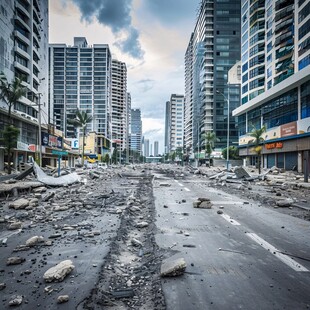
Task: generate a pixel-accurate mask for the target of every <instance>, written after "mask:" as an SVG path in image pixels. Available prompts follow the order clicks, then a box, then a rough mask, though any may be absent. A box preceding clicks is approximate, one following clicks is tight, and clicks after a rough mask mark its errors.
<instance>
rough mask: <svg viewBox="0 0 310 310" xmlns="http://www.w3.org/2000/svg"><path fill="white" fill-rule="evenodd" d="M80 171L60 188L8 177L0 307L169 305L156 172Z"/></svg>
mask: <svg viewBox="0 0 310 310" xmlns="http://www.w3.org/2000/svg"><path fill="white" fill-rule="evenodd" d="M131 171H132V170H131ZM127 172H128V171H127ZM79 174H80V177H81V180H82V181H83V183H78V184H72V185H67V186H62V187H52V188H49V187H46V186H44V185H43V184H41V185H40V183H39V184H38V182H36V183H34V182H32V183H31V182H30V183H31V184H32V185H34V186H31V185H29V186H27V185H25V186H23V187H22V190H21V187H20V186H19V185H18V182H17V183H14V182H10V184H5V185H6V187H5V189H4V190H5V191H3V192H2V196H1V208H0V290H1V293H0V294H1V300H0V308H1V309H10V308H12V306H15V307H18V308H20V309H58V307H59V304H61V303H65V304H66V306H65V307H66V308H67V309H103V308H105V307H107V306H113V307H115V309H124V307H125V309H129V308H132V307H136V309H138V308H139V307H142V306H147V309H164V308H165V307H164V300H163V295H162V292H161V289H160V287H161V285H160V276H159V269H160V259H161V255H160V251H159V249H158V248H157V246H156V244H155V242H154V236H153V231H154V220H153V218H154V202H153V199H152V185H151V181H152V176H151V175H146V174H145V173H139V172H138V173H136V174H135V175H133V174H129V175H128V176H126V171H121V170H120V169H114V170H110V169H109V170H107V171H104V172H99V171H98V172H95V171H91V172H87V171H85V170H84V171H80V172H79ZM23 184H27V181H23ZM9 185H11V187H10V186H9ZM3 188H4V187H3ZM16 188H17V189H18V192H16V190H14V189H16ZM24 188H25V189H24Z"/></svg>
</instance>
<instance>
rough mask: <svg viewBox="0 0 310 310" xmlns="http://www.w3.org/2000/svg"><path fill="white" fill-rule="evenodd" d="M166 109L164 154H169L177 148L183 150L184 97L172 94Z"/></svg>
mask: <svg viewBox="0 0 310 310" xmlns="http://www.w3.org/2000/svg"><path fill="white" fill-rule="evenodd" d="M166 109H168V110H166V122H165V123H166V129H165V130H166V134H165V136H166V137H167V143H168V145H166V148H167V151H166V153H170V152H172V151H175V150H176V149H177V148H182V149H183V134H184V95H177V94H172V95H171V97H170V101H169V103H167V104H166Z"/></svg>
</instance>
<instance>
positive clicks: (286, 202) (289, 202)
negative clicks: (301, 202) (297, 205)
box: [276, 198, 294, 208]
mask: <svg viewBox="0 0 310 310" xmlns="http://www.w3.org/2000/svg"><path fill="white" fill-rule="evenodd" d="M293 203H294V200H292V199H290V198H288V199H283V200H278V201H277V202H276V205H277V206H278V207H282V208H288V207H290V206H291V205H292V204H293Z"/></svg>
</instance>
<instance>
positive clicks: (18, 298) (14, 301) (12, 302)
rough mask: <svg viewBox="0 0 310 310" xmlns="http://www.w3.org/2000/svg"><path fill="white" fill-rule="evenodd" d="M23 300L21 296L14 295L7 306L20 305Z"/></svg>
mask: <svg viewBox="0 0 310 310" xmlns="http://www.w3.org/2000/svg"><path fill="white" fill-rule="evenodd" d="M22 302H23V296H20V295H14V296H12V297H11V300H10V301H9V306H11V307H15V306H19V305H21V304H22Z"/></svg>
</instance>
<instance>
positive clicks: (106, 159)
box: [103, 153, 110, 164]
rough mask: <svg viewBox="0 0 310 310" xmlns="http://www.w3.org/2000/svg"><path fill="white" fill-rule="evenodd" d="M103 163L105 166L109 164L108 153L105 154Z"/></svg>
mask: <svg viewBox="0 0 310 310" xmlns="http://www.w3.org/2000/svg"><path fill="white" fill-rule="evenodd" d="M103 162H105V163H106V164H108V163H109V162H110V155H109V154H108V153H106V154H105V155H104V157H103Z"/></svg>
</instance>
